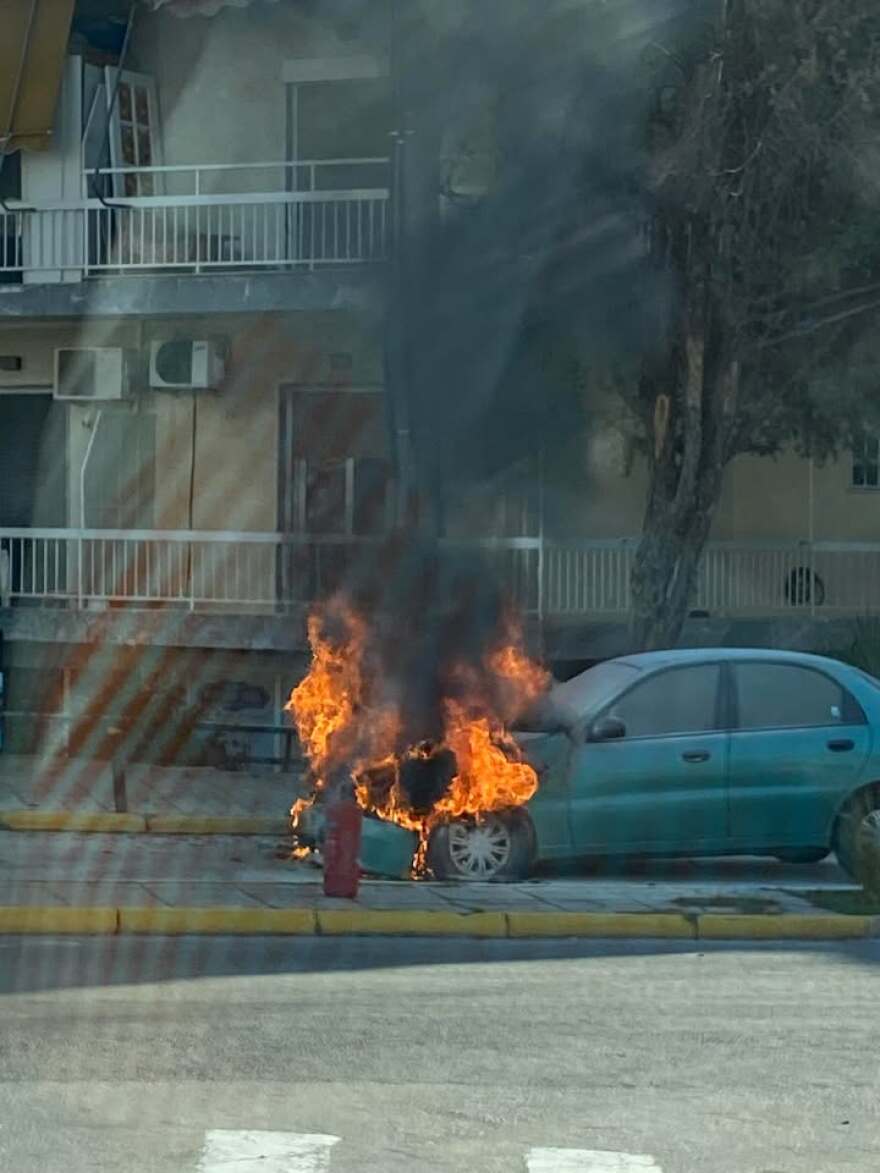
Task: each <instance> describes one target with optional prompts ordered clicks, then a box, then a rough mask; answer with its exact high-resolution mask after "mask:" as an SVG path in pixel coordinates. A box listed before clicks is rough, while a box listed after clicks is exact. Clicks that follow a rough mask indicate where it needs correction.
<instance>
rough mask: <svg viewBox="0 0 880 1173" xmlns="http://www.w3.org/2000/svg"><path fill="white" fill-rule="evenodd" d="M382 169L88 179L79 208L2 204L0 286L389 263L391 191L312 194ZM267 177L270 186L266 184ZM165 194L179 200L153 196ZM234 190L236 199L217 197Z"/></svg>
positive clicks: (238, 170)
mask: <svg viewBox="0 0 880 1173" xmlns="http://www.w3.org/2000/svg"><path fill="white" fill-rule="evenodd" d="M385 162H386V161H385V160H379V159H366V160H345V159H343V160H329V161H324V162H320V163H317V162H316V163H300V164H266V163H264V164H251V165H249V166H239V165H228V166H227V165H216V166H213V167H209V166H205V167H152V168H139V169H137V168H106V169H103V170H102V171H100V172H87V173H86V174H85V177H84V180H85V183H84V194H83V196H82V198H81V199H79V200H76V201H73V202H63V201H59V202H45V203H41V204H39V205H36V206H25V205H24V204H22V203H21V201H7V202H6V204H5V205H4V207H3V209H2V210H0V275H2V274H3V273H6V274H10V275H13V274H25V273H32V274H37V275H39V274H40V273H43V274H49V273H57V272H61V273H64V272H78V273H80V274H82V275H84V276H88V275H89V274H101V273H106V272H112V273H137V272H153V271H165V270H169V269H171V270H178V271H184V272H186V271H190V272H196V273H199V272H202V271H205V270H217V269H222V270H227V269H263V268H270V269H286V268H297V267H304V268H308V269H314V268H317V267H321V266H326V265H350V264H362V263H368V262H373V261H379V260H382V259H383V258H384V257H385V255H386V240H387V208H388V190H387V188H385V187H380V186H363V187H360V186H358V187H349V186H347V187H344V188H342V187H339V186H338V185H333V186H330V187H328V188H324V189H322V188H319V187H317V186H316V184H318V183H319V182H321V181H323V182H330V178H332V177H333V176H334V175H335V177H336V178H344V179H346V180H348V181H350V182H353V181H357V180H358V179H363V180H372V181H376V180H377V179H381V178H382V172H383V169H384V164H385ZM273 172H275V173H276V179H275V181H274V185H273V181H272V180H271V179H270V178H268V177H270V176H271V175H272V173H273ZM264 176H265V177H267V178H265V179H264V178H263V177H264ZM277 176H280V177H281V180H280V181H278V179H277ZM328 177H329V178H328ZM172 179H173V180H174V181H175V183H174V184H173V185H172V184H171V183H170V181H171V180H172ZM209 179H210V182H209ZM98 181H100V184H101V186H103V187H104V188H105V189H106V190H107V191H108V193H109V192H112V189H113V187H114V185H116V184H118V183H120V182H122V183H123V184H126V186H125V187H124V188H123V190H127V188H128V187H130V188H131V189H132V190H133V191H136V192H139V193H142V192H144V191H149V192H150V193H155V194H137V195H128V194H126V195H123V196H118V195H114V194H106V195H101V196H97V197H96V196H95V195H94V194H89V193H93V192H94V190H95V187H94V185H95V183H96V182H98ZM147 181H149V182H147ZM163 186H177V187H180V188H181V189H182V190H181V191H180V192H175V193H168V194H159V192H160V189H161V187H163ZM254 186H257V187H260V186H262V187H263V188H264V190H253V188H254ZM206 187H210V188H211V190H207V191H206V190H205V188H206ZM230 187H232V188H236V187H239V188H241V189H242V190H238V191H235V190H232V191H229V190H225V189H228V188H230ZM190 189H191V190H190ZM218 189H219V190H218Z"/></svg>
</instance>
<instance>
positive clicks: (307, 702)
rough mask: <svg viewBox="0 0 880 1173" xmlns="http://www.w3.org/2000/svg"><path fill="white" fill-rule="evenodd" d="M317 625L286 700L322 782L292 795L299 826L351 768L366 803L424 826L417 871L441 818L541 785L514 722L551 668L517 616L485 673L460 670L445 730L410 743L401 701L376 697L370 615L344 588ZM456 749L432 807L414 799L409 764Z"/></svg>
mask: <svg viewBox="0 0 880 1173" xmlns="http://www.w3.org/2000/svg"><path fill="white" fill-rule="evenodd" d="M308 632H309V644H310V646H311V650H312V663H311V667H310V669H309V672H308V675H307V676H306V677H305V678H304V680H303V681H302V682H301V683H300V684H299V685H297V687H296V688H295V689H294V690H293V692H292V693H291V696H290V700H289V702H288V704H287V706H286V707H287V708H288V709H289V710H290V711H291V712H292V713H293V717H294V720H295V722H296V726H297V730H298V733H299V737H300V742H301V744H302V745H303V747H304V749H305V752H306V756H307V757H308V760H309V765H310V768H311V772H312V778H313V784H314V788H315V791H314V793H313V795H312V796H311V797H310V798H304V799H298V800H297V801H296V802H295V803H294V804H293V806H292V808H291V812H290V813H291V822H292V826H293V830H294V833H295V832H296V828H297V825H298V823H299V820H300V819H301V817H302V812H303V811H304V810H305V809H306V808H307V807H308V806H310V805H311V803H312V802H313V801H314V798H315V796H316V794H317V793H318V792H320V791H321V790H322V789H323V788H324V787H325V786H326V785H327V783H328V779H329V777H330V776H331V774H332V773H333V772H334V771H335V770H344V771H345V774H346V776H347V777H348V778H350V779H351V780H352V781H353V782H354V786H355V796H356V798H357V801H358V803H359V804H360V806H361V807H362V808H363V809H364V810H365V811H367V812H369V813H372V814H375V815H378V816H379V817H380V818H382V819H386V820H388V821H389V822H393V823H397V824H398V825H399V826H401V827H406V828H408V829H410V830H414V831H417V832H418V834H419V840H420V843H419V849H418V851H417V853H416V857H415V860H414V869H415V870H416V871H417V872H418V871H420V870H422V869H423V866H424V857H425V851H426V847H427V842H428V838H429V836H430V833H431V831H432V830H433V828H434V827H435V826H436V825H437V823H438V822H441V821H443V820H445V819H457V818H463V817H473V818H479V817H480V816H481V815H483V814H485V813H487V812H489V811H497V810H502V809H504V808H506V807H514V806H520V805H522V804H523V803H524V802H527V801H528V800H529V799H530V798H531V797H532V796H533V795H534V793H535V791H536V790H537V787H538V776H537V774H536V773H535V771H534V769H533V768H532V767H531V766H530V765H529V764H528V763H527V762H525V761H523V759H522V754H521V752H520V749H519V746H518V744H517V742H516V740H515V739H514V738H513V736H512V735H511V734H510V732H509V730H508V728H507V726H508V725H509V724H510V722H511V721H513V720H514V719H515V718H516V717H517V716H519V714H521V713H522V712H523V711H524V710H525V709H526V708H527V707H528V706H529V705H530V704H531V703H532V702H533V701H534V700H535V699H536V698H537V697H538V696H539V695H540V693H541V692H543V691H544V689H545V688H546V687H547V685H548V684H549V680H550V677H549V674H548V673H547V672H546V670H545V669H544V668H542V667H541V666H540V665H539V664H537V663H535V661H534V660H532V659H531V658H530V657H529V656H528V655H527V653H526V652H525V650H524V648H523V646H522V633H521V631H520V629H519V628H518V627H517V626H516V625H514V624H513V623H508V624H507V628H506V630H505V631H504V633H503V637H502V640H501V641H500V642H499V644H498V645H497V646H495V647H493V648H490V649H489V650H488V652H487V653H486V655H485V656H484V658H483V665H482V666H483V669H484V674H483V675H481V673H480V672H479V671H477V670H476V669H475V668H474V667H472V666H469V665H460V666H459V667H458V668H457V670H456V671H455V672H454V673H453V674H452V679H451V681H450V690H451V692H452V693H454V695H450V696H447V698H446V699H445V701H444V704H443V737H442V740H441V741H440V742H438V743H436V744H425V743H422V744H418V745H410V746H405V745H404V746H401V745H400V744H399V741H400V737H401V731H402V721H401V716H400V712H399V710H398V708H397V707H396V706H395V705H394V704H392V703H388V702H387V701H386V702H381V701H379V700H377V699H375V696H374V694H375V693H376V692H378V691H379V688H377V687H376V686H377V685H379V686H381V682H377V681H375V680H371V678H370V672H369V671H368V669H367V666H366V663H365V660H366V649H367V644H368V637H369V629H368V626H367V624H366V622H365V621H364V619H363V618H362V617H361V616H360V615H359V614H358V613H357V612H356V611H355V610H354V609H353V608H352V607H351V606H350V605H348V604H347V603H345V602H344V600H341V599H339V598H337V599H334V600H331V602H330V603H329V604H327V606H326V607H325V608H324V609H322V610H320V611H316V612H315V613H314V614H313V615H312V616H311V617H310V619H309V627H308ZM487 681H488V683H489V687H487ZM447 750H449V751H451V752H452V754H453V755H454V761H455V773H454V776H453V777H452V779H451V781H450V782H449V785H448V786H447V788H446V790H445V791H444V793H443V794H442V795H441V797H440V798H438V799H437V800H436V801H435V802H434V803H433V805H432V806H431V807H430V809H429V810H428V811H427V812H426V811H424V810H415V809H413V807H412V805H411V800H410V797H409V795H408V794H407V792H406V790H405V788H404V787H403V785H402V784H401V768H402V767H403V766H405V764H406V763H407V762H408V761H412V760H415V759H421V760H430V759H431V758H433V757H435V756H436V755H439V754H441V753H442V752H444V751H447Z"/></svg>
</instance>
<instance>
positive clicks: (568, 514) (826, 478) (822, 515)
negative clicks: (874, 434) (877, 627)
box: [546, 423, 880, 542]
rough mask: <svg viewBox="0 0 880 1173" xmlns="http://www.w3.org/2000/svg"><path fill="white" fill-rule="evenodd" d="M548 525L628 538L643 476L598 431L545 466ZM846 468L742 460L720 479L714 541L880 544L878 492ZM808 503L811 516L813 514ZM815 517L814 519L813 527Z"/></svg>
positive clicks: (563, 532)
mask: <svg viewBox="0 0 880 1173" xmlns="http://www.w3.org/2000/svg"><path fill="white" fill-rule="evenodd" d="M546 477H547V490H546V502H547V511H546V520H547V526H548V530H549V531H551V532H553V533H554V534H555V535H556V536H559V537H560V538H564V537H580V538H614V537H633V536H636V535H638V534H639V532H640V531H641V527H642V520H643V515H644V507H645V500H646V495H647V489H648V476H647V468H646V464H645V461H644V459H643V458H642V457H641V456H640V455H639V454H638V453H635V454H632V453H628V451H627V446H626V441H625V439H624V438H623V434H622V433H621V432H620V431H619V430H618V429H617V428H615V427H614V426H611V425H608V424H607V423H603V424H601V425H600V426H598V427H596V428H594V429H592V430H591V431H590V432H589V434H588V435H585V436H584V437H582V438H579V439H576V440H573V441H572V442H570V443H569V445H568V447H567V449H566V451H565V452H564V453H562V454H561V455H560V457H559V458H558V459H555V460H554V459H551V460H548V462H547V472H546ZM850 478H851V460H850V457H849V456H848V454H847V453H842V454H841V455H840V457H839V458H838V459H836V460H829V461H828V462H827V463H825V464H824V465H819V464H816V465H814V468H813V473H812V489H811V476H810V464H809V461H808V460H806V459H804V458H803V457H801V456H799V455H797V454H796V453H794V452H784V453H782V454H780V455H779V456H777V457H759V456H740V457H737V458H736V459H735V460H733V461H732V462H731V463H730V465H729V466H728V468H727V469H726V471H725V475H724V485H723V489H722V494H721V500H720V501H719V504H718V510H717V514H716V517H715V522H714V525H713V527H712V534H711V536H712V538H713V539H714V540H716V541H740V540H748V539H760V540H774V539H796V540H801V539H807V538H809V537H810V536H811V535H812V536H813V537H814V538H815V539H816V540H817V541H850V542H851V541H878V540H880V492H878V491H873V492H872V491H870V490H863V489H861V490H860V489H853V488H852V487H851V485H850ZM811 500H812V510H811ZM811 513H812V519H811Z"/></svg>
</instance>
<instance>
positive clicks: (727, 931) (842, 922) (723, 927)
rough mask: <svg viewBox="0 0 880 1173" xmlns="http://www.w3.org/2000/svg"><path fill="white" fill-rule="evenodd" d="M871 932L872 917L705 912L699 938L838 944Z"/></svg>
mask: <svg viewBox="0 0 880 1173" xmlns="http://www.w3.org/2000/svg"><path fill="white" fill-rule="evenodd" d="M871 929H872V925H871V917H869V916H835V915H830V916H822V915H816V916H812V915H810V914H809V913H803V914H801V913H779V914H777V915H775V916H774V915H773V914H772V913H771V914H766V915H761V914H755V915H748V914H745V913H741V914H740V915H737V914H736V913H714V912H705V913H701V914H700V915H699V916H698V917H697V936H698V937H699V938H700V939H705V940H712V939H715V940H739V941H742V940H748V941H772V940H775V941H780V940H789V941H796V940H810V941H831V940H835V941H837V940H845V939H850V938H854V937H867V936H869V935H870V933H871Z"/></svg>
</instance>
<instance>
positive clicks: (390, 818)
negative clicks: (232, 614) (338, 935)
mask: <svg viewBox="0 0 880 1173" xmlns="http://www.w3.org/2000/svg"><path fill="white" fill-rule="evenodd" d="M511 646H513V651H511V650H510V649H511ZM488 671H489V673H490V675H491V674H493V673H500V680H501V681H502V682H503V681H505V680H506V681H507V684H508V685H510V683H511V680H513V681H516V687H515V688H514V690H513V691H514V693H515V695H516V697H517V701H516V704H514V703H513V702H512V701H511V706H512V707H509V708H508V709H507V710H506V713H507V716H508V717H510V718H511V721H510V724H505V723H504V722H503V721H502V719H501V716H500V715H499V714H500V713H502V712H503V711H504V706H503V705H502V706H501V708H500V709H499V708H493V706H492V705H491V704H490V703H489V701H488V700H487V697H488V696H491V695H492V690H491V689H490V690H489V693H486V692H483V691H482V689H483V687H484V686H485V681H484V682H483V684H481V686H480V689H478V690H477V694H476V695H475V696H471V700H470V701H467V699H466V698H467V696H468V695H469V694H468V693H467V689H465V692H464V694H459V696H458V699H457V701H456V703H455V704H453V705H451V706H449V708H448V725H447V727H446V735H445V739H444V741H443V743H442V744H434V743H432V744H424V745H417V746H411V747H408V748H406V749H404V750H403V751H393V752H390V753H389V755H388V756H387V757H386V758H385V759H383V760H381V761H370V760H368V759H367V760H365V761H362V762H359V764H356V765H355V767H354V770H353V776H354V778H355V780H356V785H357V792H358V800H359V802H360V804H361V806H362V807H363V808H364V810H365V811H366V812H367V813H368V814H372V815H374V816H375V818H374V819H367V820H365V827H367V834H366V837H365V848H364V861H363V862H364V865H365V868H367V869H369V870H378V871H383V870H385V871H390V872H392V873H395V874H402V873H403V872H405V871H406V870H407V866H406V860H407V858H408V855H409V853H410V852H413V851H414V852H415V860H414V866H415V868H416V870H417V871H418V870H422V869H423V870H429V871H430V872H431V873H433V875H434V876H436V877H439V878H458V879H465V880H511V879H518V878H522V877H523V876H525V875H527V874H528V872H529V870H530V868H531V867H532V865H533V863H534V862H535V861H536V860H548V861H549V860H559V861H562V860H572V859H578V858H584V857H603V856H604V857H612V858H613V857H633V856H648V855H654V856H687V855H691V856H699V855H704V856H706V855H725V854H727V855H742V854H764V855H773V856H776V857H778V858H779V859H781V860H783V861H791V862H806V861H811V860H819V859H821V858H822V857H823V856H824V855H826V854H827V853H828V852H829V851H831V850H835V851H836V852H837V855H838V858H839V860H840V862H841V863H842V864H843V866H844V867H845V868H846V869H847V870H848V871H849V872H850V873H851V874H852V875H853V876H854V877H855V878H856V879H858V880H860V881H862V882H865V883H867V882H869V881H870V882H872V883H875V882H876V880H877V876H878V875H880V847H878V842H880V840H878V836H877V830H876V828H877V826H878V825H880V784H878V781H877V780H878V779H880V752H878V750H877V748H876V747H877V744H878V739H877V736H876V733H875V732H874V730H875V728H876V726H878V725H880V683H878V682H877V681H875V680H873V679H872V678H871V677H869V676H867V675H866V674H864V673H862V672H860V671H858V670H857V669H855V668H851V667H849V666H847V665H845V664H841V663H839V662H837V661H834V660H830V659H826V658H824V657H818V656H807V655H799V654H796V653H787V652H778V651H769V650H766V651H764V650H753V651H750V650H744V649H739V648H735V649H731V648H727V649H701V650H689V651H665V652H652V653H644V654H640V655H633V656H628V657H623V658H620V659H617V660H610V661H607V662H605V663H603V664H600V665H597V666H596V667H594V668H591V669H589V670H588V671H586V672H584V673H582V674H581V675H580V676H577V677H575V678H574V679H573V680H570V681H568V682H566V683H565V684H561V685H555V686H553V687H552V689H551V688H550V687H549V681H548V680H547V678H546V676H541V675H539V673H540V672H541V670H540V669H539V668H538V667H537V665H535V664H534V663H533V662H532V661H530V660H529V659H528V657H526V656H525V654H524V653H523V652H522V649H521V648H519V647H517V646H516V645H510V644H507V645H505V647H504V650H503V651H499V650H498V648H497V647H496V648H495V649H494V651H491V652H490V653H489V663H488ZM505 673H507V675H505ZM471 683H473V682H471ZM462 697H464V698H465V699H462ZM477 698H479V699H477ZM517 708H518V711H519V718H518V720H519V724H520V725H521V726H522V725H525V726H528V728H529V729H530V730H531V732H524V731H522V729H520V731H519V732H517V733H515V734H514V733H513V732H512V731H511V728H512V726H513V724H515V723H516V720H517V718H514V717H513V716H512V714H513V712H514V711H515V710H517ZM493 714H494V715H493ZM379 728H380V726H377V727H376V730H374V732H377V731H378V729H379ZM380 740H381V738H380ZM325 785H326V783H325ZM320 793H321V791H320V788H319V791H318V795H319V798H320ZM319 806H320V803H318V804H317V805H316V806H315V807H314V808H312V811H311V814H312V816H313V817H317V818H319V817H320V816H319V814H318V813H317V812H318V811H319ZM300 813H302V814H304V815H305V814H307V812H305V811H303V812H300ZM380 820H385V822H382V821H380ZM294 821H295V822H296V821H297V812H295V814H294ZM307 821H308V819H307V818H306V822H307ZM389 823H390V824H396V826H390V825H389ZM407 831H408V832H409V837H408V838H407V836H406V834H403V833H404V832H407Z"/></svg>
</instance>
